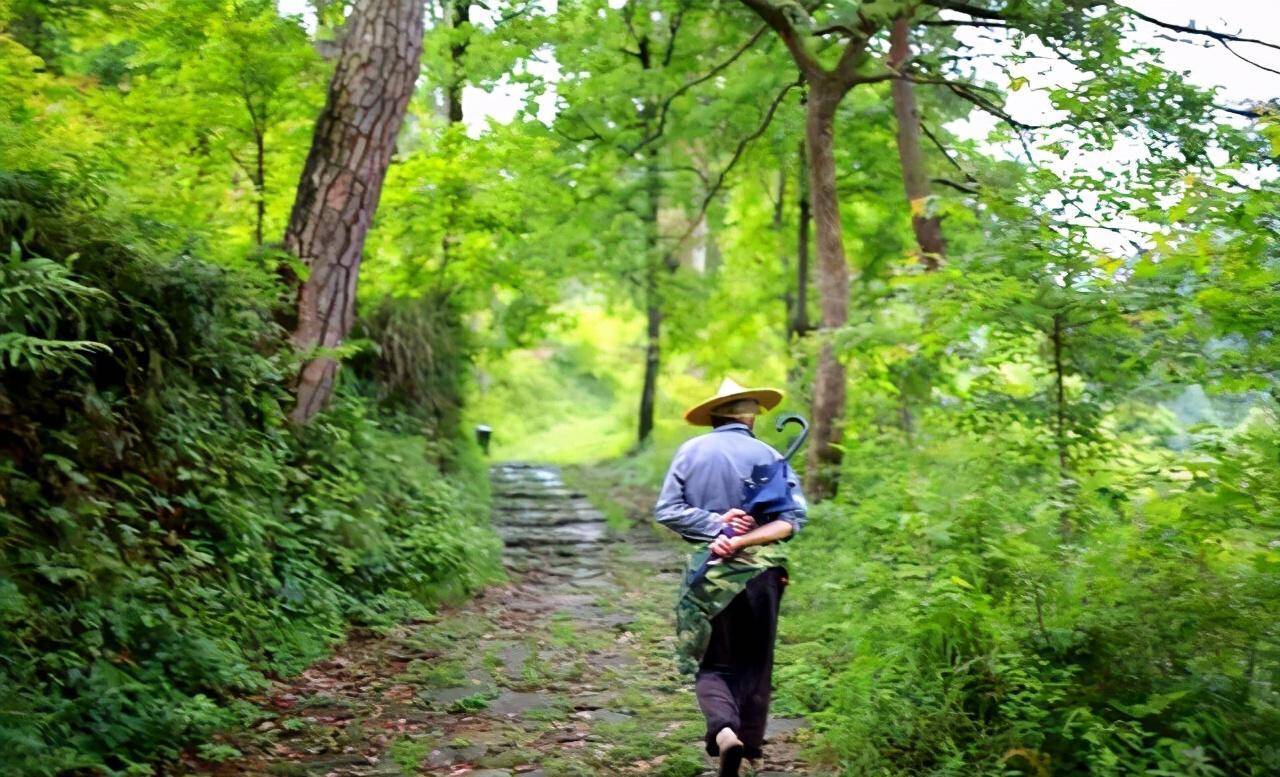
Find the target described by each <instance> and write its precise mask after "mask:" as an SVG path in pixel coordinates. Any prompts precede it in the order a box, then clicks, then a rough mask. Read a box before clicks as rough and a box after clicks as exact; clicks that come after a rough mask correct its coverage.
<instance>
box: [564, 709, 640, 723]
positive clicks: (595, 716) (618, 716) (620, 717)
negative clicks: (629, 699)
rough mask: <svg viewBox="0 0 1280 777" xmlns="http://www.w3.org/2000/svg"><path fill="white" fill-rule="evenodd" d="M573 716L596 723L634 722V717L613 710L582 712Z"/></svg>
mask: <svg viewBox="0 0 1280 777" xmlns="http://www.w3.org/2000/svg"><path fill="white" fill-rule="evenodd" d="M573 716H574V717H575V718H581V719H582V720H590V721H592V722H595V723H628V722H630V721H631V720H633V718H632V716H630V715H628V714H626V713H625V712H615V711H613V710H582V711H581V712H575V713H574V714H573Z"/></svg>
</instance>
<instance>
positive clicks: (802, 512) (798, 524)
mask: <svg viewBox="0 0 1280 777" xmlns="http://www.w3.org/2000/svg"><path fill="white" fill-rule="evenodd" d="M784 471H785V473H786V476H787V485H789V486H791V498H792V499H793V500H795V503H796V505H797V508H796V509H795V510H788V511H787V512H785V513H782V514H780V515H779V516H778V520H781V521H786V522H787V523H789V524H791V536H793V537H794V536H795V535H797V534H799V533H800V530H801V529H802V528H804V525H805V524H806V523H808V522H809V502H808V501H807V500H806V499H805V498H804V491H803V490H802V489H801V488H800V478H798V477H796V472H795V470H793V469H791V464H790V463H788V464H787V465H786V469H785V470H784Z"/></svg>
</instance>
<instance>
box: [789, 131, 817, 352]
mask: <svg viewBox="0 0 1280 777" xmlns="http://www.w3.org/2000/svg"><path fill="white" fill-rule="evenodd" d="M796 189H797V197H796V199H797V202H796V206H797V210H798V211H799V212H798V214H797V216H796V310H795V318H794V320H793V321H792V324H791V332H792V334H794V335H795V336H797V337H804V336H805V335H806V334H808V333H809V331H810V330H812V329H813V326H812V325H811V324H810V323H809V231H810V229H812V227H813V212H812V211H811V209H810V207H809V160H808V154H806V153H805V150H804V141H803V140H802V141H800V182H799V185H798V186H797V187H796Z"/></svg>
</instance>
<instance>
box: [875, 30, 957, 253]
mask: <svg viewBox="0 0 1280 777" xmlns="http://www.w3.org/2000/svg"><path fill="white" fill-rule="evenodd" d="M910 58H911V20H910V19H907V18H905V17H900V18H898V19H895V20H894V22H893V29H892V30H891V31H890V34H889V66H890V67H891V68H893V69H894V70H896V71H898V72H902V69H903V68H904V67H906V65H907V62H908V60H909V59H910ZM892 91H893V115H894V118H895V119H896V120H897V124H898V161H899V162H900V164H901V166H902V183H903V186H904V188H905V189H906V191H907V202H908V203H909V204H910V206H911V227H912V229H913V230H915V233H916V243H917V245H918V246H919V250H920V263H921V264H922V265H924V268H925V269H926V270H936V269H938V267H939V266H941V264H942V259H943V256H945V254H946V243H945V242H944V241H943V238H942V221H941V219H939V218H938V217H937V216H928V215H926V213H925V210H926V206H927V204H928V200H929V174H928V170H927V168H926V167H925V161H924V151H923V149H922V148H921V146H920V107H919V104H918V103H917V102H916V90H915V85H914V84H912V83H911V82H910V81H909V80H907V79H906V78H895V79H893V87H892Z"/></svg>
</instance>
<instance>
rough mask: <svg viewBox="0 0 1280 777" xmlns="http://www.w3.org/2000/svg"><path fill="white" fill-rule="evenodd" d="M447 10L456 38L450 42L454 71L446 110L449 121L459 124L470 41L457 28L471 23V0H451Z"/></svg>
mask: <svg viewBox="0 0 1280 777" xmlns="http://www.w3.org/2000/svg"><path fill="white" fill-rule="evenodd" d="M447 10H448V14H449V27H450V29H452V30H454V33H453V34H454V38H453V40H452V42H450V44H449V60H450V62H451V63H452V64H453V72H452V73H451V74H450V75H449V85H448V87H446V89H445V110H446V112H447V114H448V119H449V122H450V123H451V124H457V123H459V122H461V121H462V87H463V85H464V84H465V83H466V78H464V77H463V62H462V61H463V58H464V57H466V54H467V46H468V44H469V43H470V42H469V41H468V40H467V39H466V38H465V37H462V36H461V35H460V34H459V33H458V32H457V30H458V29H459V28H461V27H462V26H463V25H464V24H470V23H471V0H449V3H448V6H447Z"/></svg>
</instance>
